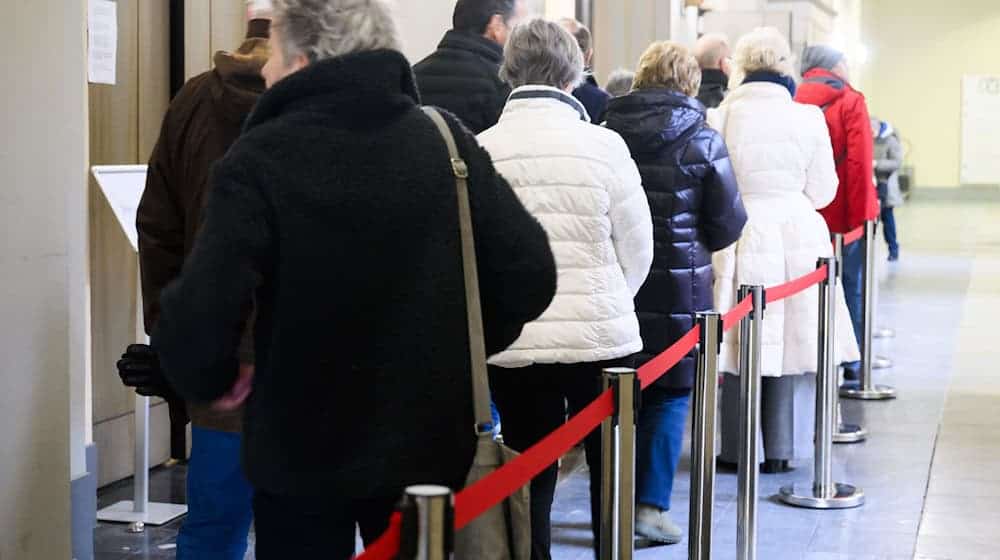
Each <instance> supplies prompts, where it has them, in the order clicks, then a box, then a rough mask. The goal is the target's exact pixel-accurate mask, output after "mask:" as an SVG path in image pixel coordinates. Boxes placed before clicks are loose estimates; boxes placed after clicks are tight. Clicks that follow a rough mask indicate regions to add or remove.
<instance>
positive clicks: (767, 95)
mask: <svg viewBox="0 0 1000 560" xmlns="http://www.w3.org/2000/svg"><path fill="white" fill-rule="evenodd" d="M743 99H775V100H785V101H791V100H792V94H791V93H789V91H788V89H787V88H786V87H785V86H783V85H779V84H772V83H770V82H750V83H746V84H743V85H741V86H739V87H737V88H736V89H734V90H732V91H731V92H730V93H729V96H727V97H726V99H725V101H723V102H722V104H723V105H725V106H728V105H730V104H732V103H734V102H736V101H740V100H743Z"/></svg>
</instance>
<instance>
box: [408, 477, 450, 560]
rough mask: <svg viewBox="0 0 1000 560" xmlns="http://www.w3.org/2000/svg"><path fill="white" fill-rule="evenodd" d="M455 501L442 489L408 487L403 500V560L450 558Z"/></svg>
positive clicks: (446, 490) (446, 489)
mask: <svg viewBox="0 0 1000 560" xmlns="http://www.w3.org/2000/svg"><path fill="white" fill-rule="evenodd" d="M453 502H454V498H453V496H452V494H451V490H449V489H448V488H445V487H444V486H410V487H409V488H407V489H406V494H405V496H404V497H403V528H402V539H403V542H402V543H401V545H400V554H399V557H400V558H401V559H402V560H447V559H449V558H451V556H452V550H451V549H452V543H453V542H454V539H453V538H452V533H453V528H454V515H453Z"/></svg>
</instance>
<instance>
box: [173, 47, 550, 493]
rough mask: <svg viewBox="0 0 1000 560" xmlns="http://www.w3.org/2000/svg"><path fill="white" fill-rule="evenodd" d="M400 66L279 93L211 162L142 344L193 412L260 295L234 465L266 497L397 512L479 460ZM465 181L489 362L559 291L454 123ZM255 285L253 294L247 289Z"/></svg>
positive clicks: (433, 144) (227, 378)
mask: <svg viewBox="0 0 1000 560" xmlns="http://www.w3.org/2000/svg"><path fill="white" fill-rule="evenodd" d="M417 103H418V97H417V94H416V88H415V87H414V83H413V77H412V73H411V71H410V67H409V65H408V63H407V61H406V59H405V58H404V57H403V56H402V55H401V54H399V53H397V52H394V51H374V52H367V53H361V54H354V55H349V56H344V57H340V58H336V59H331V60H325V61H321V62H318V63H315V64H312V65H310V66H308V67H307V68H306V69H304V70H302V71H300V72H297V73H295V74H293V75H291V76H289V77H288V78H286V79H284V80H282V81H281V82H279V83H277V84H276V85H275V86H274V87H273V88H272V89H271V90H269V91H268V92H266V93H265V94H264V95H263V96H262V97H261V99H260V102H259V103H258V105H257V107H256V109H255V110H254V112H253V113H252V114H251V116H250V118H249V120H248V123H247V125H246V129H245V131H244V134H243V136H242V137H241V138H240V139H239V140H238V141H237V143H236V144H235V145H234V146H233V148H232V150H230V152H229V153H228V154H227V155H226V157H225V158H224V159H223V160H222V161H221V162H220V163H219V164H218V165H217V166H216V167H215V169H214V180H213V190H212V192H211V194H210V197H209V202H208V206H207V208H206V210H205V223H204V224H203V229H202V231H201V235H200V236H199V238H198V240H197V243H196V245H195V248H194V251H193V252H192V254H191V257H190V258H189V260H188V261H187V263H186V264H185V267H184V271H183V273H182V275H181V278H180V280H179V281H178V282H176V283H175V284H173V285H171V286H170V287H169V288H168V289H167V290H166V291H165V292H164V294H163V297H162V312H161V316H160V321H159V323H158V325H157V330H156V332H155V333H154V337H153V344H154V346H155V347H156V349H157V350H158V351H159V353H160V356H161V362H162V364H163V366H164V368H165V370H166V373H167V376H168V377H169V378H170V381H171V382H172V383H173V385H174V387H176V389H177V390H178V392H180V393H181V394H182V395H183V396H184V397H186V398H188V399H191V400H195V401H210V400H214V399H216V398H218V397H219V396H220V395H222V394H223V393H224V392H225V391H227V389H228V388H229V387H230V386H231V385H232V383H233V381H234V375H233V372H234V371H235V368H234V367H232V364H231V363H230V362H231V360H232V359H233V358H232V356H233V355H234V354H235V352H234V351H235V347H236V344H237V343H238V341H239V338H240V328H239V323H240V318H241V314H242V309H243V307H244V306H245V305H246V304H247V303H248V302H249V301H250V297H251V292H252V291H254V290H255V289H256V304H257V314H258V316H257V323H256V329H255V347H256V375H255V377H254V383H253V392H252V394H251V396H250V399H249V402H248V404H247V408H246V415H245V426H244V437H245V439H244V461H245V465H246V469H247V473H248V475H249V478H250V481H251V483H252V484H253V485H254V486H255V487H256V488H258V489H262V490H264V491H267V492H269V493H272V494H278V495H286V496H296V495H315V494H317V493H321V494H322V493H328V494H331V495H337V496H338V497H340V498H346V499H352V498H354V499H368V498H391V497H394V496H397V495H399V494H400V493H401V492H402V490H403V487H404V486H406V485H408V484H414V483H434V484H445V485H449V486H452V487H456V486H459V485H460V484H461V483H462V479H463V477H464V475H465V473H466V470H467V469H468V467H469V465H470V461H471V459H472V455H473V448H474V443H475V442H474V436H473V413H472V398H471V381H470V378H469V358H468V336H467V330H466V328H467V327H466V314H465V313H466V312H465V300H464V288H463V274H462V259H461V252H460V244H459V230H458V210H457V199H456V193H455V181H454V177H453V175H452V172H451V165H450V162H449V157H448V153H447V150H446V148H445V144H444V142H443V140H442V139H441V137H440V135H439V133H438V131H437V129H436V128H435V127H434V125H433V123H432V122H431V121H430V120H429V119H428V118H427V117H426V115H424V114H423V113H422V112H421V111H420V109H419V107H418V105H417ZM447 118H448V120H449V124H450V125H451V128H452V131H453V132H454V134H455V136H456V137H457V139H458V144H459V149H460V151H461V152H462V154H463V156H464V158H465V159H466V160H467V163H468V165H469V168H470V174H471V177H470V186H469V188H470V193H471V199H472V211H473V222H474V223H473V226H474V229H475V234H476V248H477V250H478V261H479V270H480V288H481V290H482V299H483V301H482V305H483V313H484V321H485V327H486V343H487V348H488V350H489V351H490V352H496V351H499V350H501V349H503V348H505V347H507V346H508V345H510V344H511V343H512V342H513V341H514V340H515V339H516V337H517V336H518V335H519V333H520V331H521V328H522V327H523V325H524V324H525V323H527V322H529V321H531V320H533V319H535V318H536V317H538V316H539V315H540V314H541V313H542V312H543V311H544V310H545V308H546V307H547V306H548V304H549V302H550V301H551V299H552V296H553V294H554V293H555V281H556V279H555V264H554V261H553V258H552V253H551V251H550V249H549V245H548V240H547V238H546V235H545V232H544V230H542V228H541V226H540V225H539V224H538V223H537V222H536V221H535V219H534V218H532V217H531V216H530V215H529V214H528V212H527V211H526V210H525V209H524V207H523V206H522V205H521V203H520V202H519V201H518V199H517V197H516V196H515V195H514V193H513V191H512V190H511V189H510V187H509V186H508V185H507V183H506V182H505V181H504V180H503V179H502V178H501V177H500V176H498V175H497V174H496V172H495V171H494V169H493V166H492V163H491V161H490V157H489V155H488V154H487V153H486V152H485V151H484V150H483V149H482V148H480V147H479V146H478V145H477V144H476V142H475V139H474V138H473V137H472V136H471V135H470V134H469V133H468V132H467V131H466V130H465V129H464V128H463V127H462V126H461V125H460V124H458V122H457V121H456V120H455V118H454V117H453V116H450V115H449V116H448V117H447ZM258 275H259V277H260V279H261V281H260V284H259V285H256V283H255V277H256V276H258Z"/></svg>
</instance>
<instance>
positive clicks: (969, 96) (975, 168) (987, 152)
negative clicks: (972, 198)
mask: <svg viewBox="0 0 1000 560" xmlns="http://www.w3.org/2000/svg"><path fill="white" fill-rule="evenodd" d="M998 130H1000V76H965V77H964V78H962V174H961V175H962V176H961V180H962V184H963V185H1000V142H998V138H997V131H998Z"/></svg>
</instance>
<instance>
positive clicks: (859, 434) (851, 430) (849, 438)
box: [833, 424, 868, 443]
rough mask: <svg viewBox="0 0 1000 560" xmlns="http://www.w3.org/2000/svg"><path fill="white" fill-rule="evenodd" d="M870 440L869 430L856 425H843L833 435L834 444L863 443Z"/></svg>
mask: <svg viewBox="0 0 1000 560" xmlns="http://www.w3.org/2000/svg"><path fill="white" fill-rule="evenodd" d="M866 439H868V430H866V429H864V428H862V427H861V426H858V425H856V424H841V425H840V426H838V427H837V431H836V432H834V433H833V443H861V442H862V441H865V440H866Z"/></svg>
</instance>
